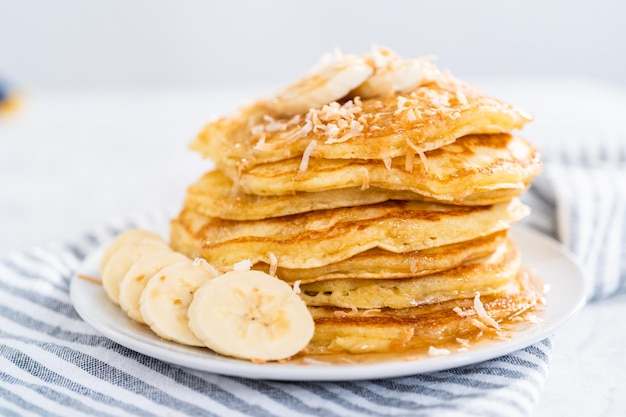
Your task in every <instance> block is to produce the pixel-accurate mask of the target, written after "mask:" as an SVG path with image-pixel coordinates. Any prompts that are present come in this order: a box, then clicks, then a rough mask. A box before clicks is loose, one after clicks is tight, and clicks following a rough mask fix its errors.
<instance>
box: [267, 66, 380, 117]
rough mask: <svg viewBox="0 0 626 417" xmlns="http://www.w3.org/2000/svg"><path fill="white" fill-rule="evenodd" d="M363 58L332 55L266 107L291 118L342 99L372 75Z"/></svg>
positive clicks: (371, 70)
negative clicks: (331, 57)
mask: <svg viewBox="0 0 626 417" xmlns="http://www.w3.org/2000/svg"><path fill="white" fill-rule="evenodd" d="M373 71H374V70H373V69H372V67H371V66H370V65H368V63H367V62H366V61H365V59H364V58H363V57H360V56H355V55H340V56H335V57H334V59H332V60H331V61H330V62H322V63H321V64H320V65H319V66H318V67H317V68H316V69H314V70H313V71H312V72H311V73H310V74H307V75H305V76H304V77H302V78H301V79H299V80H298V81H296V82H295V83H294V84H291V85H290V86H288V87H287V88H285V89H284V90H282V91H281V92H280V93H278V95H277V96H276V98H275V99H273V100H272V101H271V102H270V103H269V105H270V107H271V108H272V109H273V110H274V111H276V112H277V113H278V114H281V115H285V116H290V115H295V114H301V113H306V112H307V111H309V109H311V108H317V107H321V106H323V105H324V104H328V103H331V102H333V101H337V100H339V99H341V98H342V97H345V96H346V95H347V94H348V93H349V92H350V90H352V89H354V88H355V87H357V86H358V85H359V84H361V83H362V82H363V81H365V80H366V79H367V78H368V77H369V76H370V75H372V73H373Z"/></svg>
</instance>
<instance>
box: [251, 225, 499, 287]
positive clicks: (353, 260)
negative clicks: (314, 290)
mask: <svg viewBox="0 0 626 417" xmlns="http://www.w3.org/2000/svg"><path fill="white" fill-rule="evenodd" d="M506 236H507V232H506V231H501V232H496V233H493V234H491V235H488V236H484V237H479V238H476V239H472V240H468V241H464V242H459V243H453V244H451V245H443V246H435V247H433V248H428V249H423V250H418V251H413V252H407V253H394V252H389V251H386V250H384V249H379V248H374V249H369V250H366V251H365V252H361V253H359V254H356V255H354V256H352V257H350V258H348V259H345V260H343V261H339V262H335V263H332V264H330V265H325V266H321V267H318V268H308V269H289V268H283V267H281V266H280V265H276V266H277V268H276V276H277V277H278V278H280V279H282V280H283V281H286V282H289V283H294V282H296V281H300V283H301V284H308V283H312V282H320V281H326V280H333V281H334V282H335V283H336V280H338V279H345V278H351V279H361V280H381V279H396V278H410V277H419V276H423V275H429V274H434V273H437V272H441V271H445V270H446V269H450V268H455V267H457V266H459V265H462V264H464V263H466V262H470V261H474V260H477V259H479V258H484V257H486V256H489V255H491V254H492V253H493V252H495V251H496V250H497V249H498V248H499V247H501V246H502V245H503V244H506ZM254 269H259V270H262V271H264V272H268V273H269V272H270V269H271V266H270V265H268V264H264V263H258V264H256V265H255V266H254Z"/></svg>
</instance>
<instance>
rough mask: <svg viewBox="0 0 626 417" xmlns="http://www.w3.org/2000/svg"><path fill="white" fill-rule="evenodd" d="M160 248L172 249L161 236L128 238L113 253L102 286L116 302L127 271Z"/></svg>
mask: <svg viewBox="0 0 626 417" xmlns="http://www.w3.org/2000/svg"><path fill="white" fill-rule="evenodd" d="M158 250H171V249H170V247H169V246H168V244H167V243H165V241H164V240H162V239H161V238H159V239H158V240H157V239H153V238H147V239H143V238H138V239H128V240H127V241H126V242H125V243H124V244H122V245H120V246H119V248H118V249H117V250H116V251H115V252H114V253H113V255H112V256H111V258H110V259H109V260H108V261H107V262H106V263H105V265H104V270H103V271H102V287H103V288H104V291H105V292H106V294H107V296H108V297H109V299H111V301H113V302H114V303H115V304H119V303H120V301H119V299H120V283H121V282H122V279H123V278H124V276H125V275H126V273H127V272H128V271H129V270H130V268H131V267H132V266H133V264H134V263H135V261H136V260H137V259H139V258H140V257H141V256H143V255H145V254H148V253H151V252H155V251H158Z"/></svg>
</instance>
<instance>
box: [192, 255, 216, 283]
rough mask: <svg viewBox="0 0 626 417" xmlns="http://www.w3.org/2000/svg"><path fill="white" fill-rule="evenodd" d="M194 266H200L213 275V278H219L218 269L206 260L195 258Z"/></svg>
mask: <svg viewBox="0 0 626 417" xmlns="http://www.w3.org/2000/svg"><path fill="white" fill-rule="evenodd" d="M192 265H193V266H200V267H202V269H204V270H206V271H207V272H209V273H210V274H211V275H213V278H215V277H217V276H218V275H219V274H220V273H219V271H218V270H217V269H215V267H214V266H213V265H211V264H210V263H208V262H207V260H206V259H204V258H200V257H198V258H195V259H194V260H193V264H192Z"/></svg>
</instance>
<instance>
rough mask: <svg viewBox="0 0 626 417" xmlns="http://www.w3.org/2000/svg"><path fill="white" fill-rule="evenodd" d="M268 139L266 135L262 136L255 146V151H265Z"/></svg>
mask: <svg viewBox="0 0 626 417" xmlns="http://www.w3.org/2000/svg"><path fill="white" fill-rule="evenodd" d="M266 138H267V137H266V136H265V135H263V136H261V137H260V138H259V140H258V141H257V142H256V145H254V149H263V148H264V147H265V139H266Z"/></svg>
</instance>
